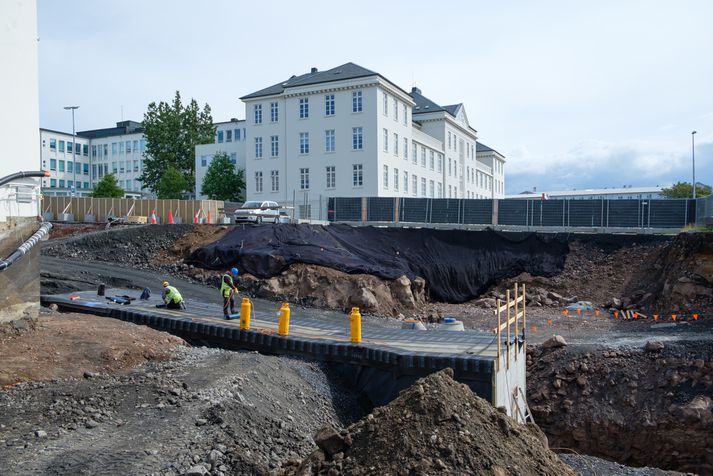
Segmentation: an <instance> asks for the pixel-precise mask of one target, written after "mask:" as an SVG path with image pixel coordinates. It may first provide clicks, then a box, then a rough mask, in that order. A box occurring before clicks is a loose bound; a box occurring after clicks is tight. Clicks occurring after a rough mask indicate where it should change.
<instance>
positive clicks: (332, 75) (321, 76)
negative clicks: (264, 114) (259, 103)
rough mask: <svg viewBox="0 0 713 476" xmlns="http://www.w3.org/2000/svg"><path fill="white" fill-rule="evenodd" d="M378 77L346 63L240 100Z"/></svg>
mask: <svg viewBox="0 0 713 476" xmlns="http://www.w3.org/2000/svg"><path fill="white" fill-rule="evenodd" d="M377 75H378V73H376V72H374V71H371V70H370V69H366V68H363V67H361V66H359V65H358V64H354V63H345V64H343V65H341V66H337V67H336V68H332V69H328V70H327V71H316V69H315V70H314V71H313V72H310V73H306V74H302V75H300V76H292V77H291V78H289V79H287V80H285V81H282V82H280V83H277V84H274V85H272V86H270V87H268V88H265V89H261V90H259V91H255V92H254V93H252V94H248V95H247V96H243V97H241V98H240V99H251V98H258V97H262V96H273V95H275V94H281V93H283V92H284V91H285V89H287V88H292V87H296V86H307V85H309V84H319V83H328V82H332V81H343V80H345V79H356V78H364V77H368V76H377Z"/></svg>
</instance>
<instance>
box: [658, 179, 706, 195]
mask: <svg viewBox="0 0 713 476" xmlns="http://www.w3.org/2000/svg"><path fill="white" fill-rule="evenodd" d="M710 194H711V187H710V186H709V185H704V184H702V183H698V184H697V185H696V197H697V198H701V197H707V196H708V195H710ZM661 195H663V196H664V197H666V198H692V197H693V187H692V186H691V184H690V183H688V182H677V183H675V184H673V185H672V186H671V187H669V188H664V189H663V190H662V191H661Z"/></svg>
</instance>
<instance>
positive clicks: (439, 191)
mask: <svg viewBox="0 0 713 476" xmlns="http://www.w3.org/2000/svg"><path fill="white" fill-rule="evenodd" d="M438 198H443V184H442V183H441V182H438Z"/></svg>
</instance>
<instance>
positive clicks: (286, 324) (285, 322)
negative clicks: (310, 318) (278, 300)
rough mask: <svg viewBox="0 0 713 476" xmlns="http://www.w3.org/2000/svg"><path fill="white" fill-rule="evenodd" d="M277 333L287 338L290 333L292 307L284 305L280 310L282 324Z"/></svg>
mask: <svg viewBox="0 0 713 476" xmlns="http://www.w3.org/2000/svg"><path fill="white" fill-rule="evenodd" d="M277 333H278V334H280V335H281V336H286V335H288V334H289V333H290V305H289V304H288V303H286V302H285V303H282V307H281V308H280V324H279V326H278V327H277Z"/></svg>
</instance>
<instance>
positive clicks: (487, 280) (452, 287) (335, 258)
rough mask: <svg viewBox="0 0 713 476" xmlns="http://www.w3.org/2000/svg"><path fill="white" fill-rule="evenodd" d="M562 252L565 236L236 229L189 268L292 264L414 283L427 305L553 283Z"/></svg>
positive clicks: (258, 272) (258, 271) (261, 274)
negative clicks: (524, 277)
mask: <svg viewBox="0 0 713 476" xmlns="http://www.w3.org/2000/svg"><path fill="white" fill-rule="evenodd" d="M568 249H569V248H568V244H567V240H566V237H565V236H564V235H548V236H545V235H538V234H535V233H499V232H495V231H492V230H487V231H478V232H474V231H462V230H432V229H401V228H373V227H351V226H348V225H330V226H307V225H290V224H279V225H275V226H244V227H236V228H234V229H233V230H232V231H230V232H229V233H228V234H227V235H226V236H225V237H224V238H222V239H221V240H218V241H217V242H215V243H212V244H210V245H207V246H205V247H203V248H201V249H199V250H197V251H196V252H195V253H193V254H192V255H191V257H190V259H189V260H188V262H189V263H190V264H193V265H196V266H200V267H203V268H209V269H225V268H229V267H230V266H232V265H238V267H239V268H240V269H242V270H245V271H247V272H248V273H250V274H252V275H254V276H256V277H258V278H263V279H264V278H270V277H272V276H276V275H278V274H280V273H281V272H282V271H284V270H285V269H286V268H287V267H288V266H289V265H291V264H294V263H305V264H314V265H319V266H326V267H330V268H334V269H336V270H338V271H342V272H345V273H349V274H355V273H361V274H371V275H374V276H377V277H380V278H384V279H389V280H394V279H398V278H400V277H401V276H406V277H407V278H409V279H410V280H414V279H415V278H416V277H421V278H424V279H425V280H426V283H428V292H429V294H430V297H431V298H433V299H435V300H439V301H446V302H454V303H459V302H464V301H467V300H469V299H472V298H474V297H477V296H478V295H480V294H481V293H482V292H483V291H485V290H486V289H487V288H488V286H490V285H491V284H493V283H494V282H496V281H498V280H500V279H503V278H507V277H513V276H517V275H518V274H520V273H523V272H528V273H530V274H533V275H542V276H553V275H555V274H557V273H559V272H560V271H561V270H562V268H563V266H564V260H565V257H566V255H567V252H568Z"/></svg>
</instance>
